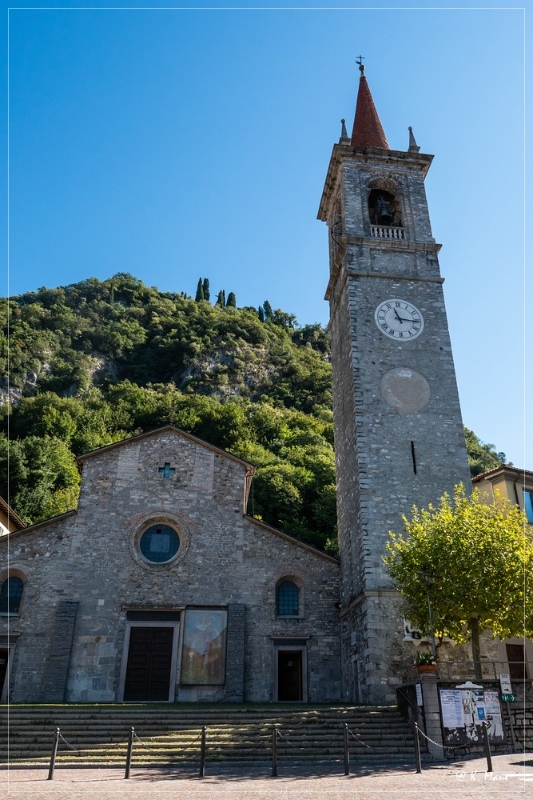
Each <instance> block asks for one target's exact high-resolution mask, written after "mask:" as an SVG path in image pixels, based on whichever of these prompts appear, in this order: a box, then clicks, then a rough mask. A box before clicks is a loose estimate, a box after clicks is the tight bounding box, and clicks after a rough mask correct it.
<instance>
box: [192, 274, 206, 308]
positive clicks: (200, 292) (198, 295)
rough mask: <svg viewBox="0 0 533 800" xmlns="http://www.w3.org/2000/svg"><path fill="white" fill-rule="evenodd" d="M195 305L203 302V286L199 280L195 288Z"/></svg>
mask: <svg viewBox="0 0 533 800" xmlns="http://www.w3.org/2000/svg"><path fill="white" fill-rule="evenodd" d="M194 299H195V300H196V302H197V303H199V302H200V300H204V299H205V298H204V284H203V282H202V279H201V278H198V286H197V287H196V297H195V298H194Z"/></svg>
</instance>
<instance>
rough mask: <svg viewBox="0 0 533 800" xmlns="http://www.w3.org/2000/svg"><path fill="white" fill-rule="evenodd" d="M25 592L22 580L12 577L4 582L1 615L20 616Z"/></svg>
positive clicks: (0, 594)
mask: <svg viewBox="0 0 533 800" xmlns="http://www.w3.org/2000/svg"><path fill="white" fill-rule="evenodd" d="M23 591H24V582H23V581H22V579H21V578H17V577H11V578H8V579H7V580H6V581H4V582H3V584H2V588H1V589H0V614H18V612H19V608H20V601H21V600H22V592H23Z"/></svg>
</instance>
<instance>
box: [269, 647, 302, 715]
mask: <svg viewBox="0 0 533 800" xmlns="http://www.w3.org/2000/svg"><path fill="white" fill-rule="evenodd" d="M280 652H290V653H298V652H299V653H301V658H302V676H301V679H302V699H301V700H279V699H278V697H279V683H278V681H279V675H278V662H279V658H278V654H279V653H280ZM274 702H275V703H289V702H291V703H307V644H306V643H302V644H290V643H287V644H275V645H274Z"/></svg>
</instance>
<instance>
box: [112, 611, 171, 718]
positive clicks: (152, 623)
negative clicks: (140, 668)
mask: <svg viewBox="0 0 533 800" xmlns="http://www.w3.org/2000/svg"><path fill="white" fill-rule="evenodd" d="M132 628H173V629H174V633H173V636H172V660H171V663H170V681H169V688H168V700H166V701H165V700H158V702H160V703H161V702H168V703H173V702H174V700H175V698H176V684H177V679H178V676H177V672H178V652H179V650H180V644H181V643H180V621H179V620H176V621H173V620H166V621H163V620H161V621H159V620H158V619H153V620H142V621H140V620H139V621H137V620H133V619H132V620H127V621H126V629H125V631H124V644H123V645H122V660H121V664H120V677H119V681H118V689H117V703H124V702H128V703H129V702H141V701H136V700H126V701H125V700H124V688H125V685H126V672H127V669H128V656H129V651H130V636H131V629H132ZM147 702H148V701H147Z"/></svg>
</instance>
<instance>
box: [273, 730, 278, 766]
mask: <svg viewBox="0 0 533 800" xmlns="http://www.w3.org/2000/svg"><path fill="white" fill-rule="evenodd" d="M272 777H273V778H277V777H278V726H277V725H274V727H273V728H272Z"/></svg>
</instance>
